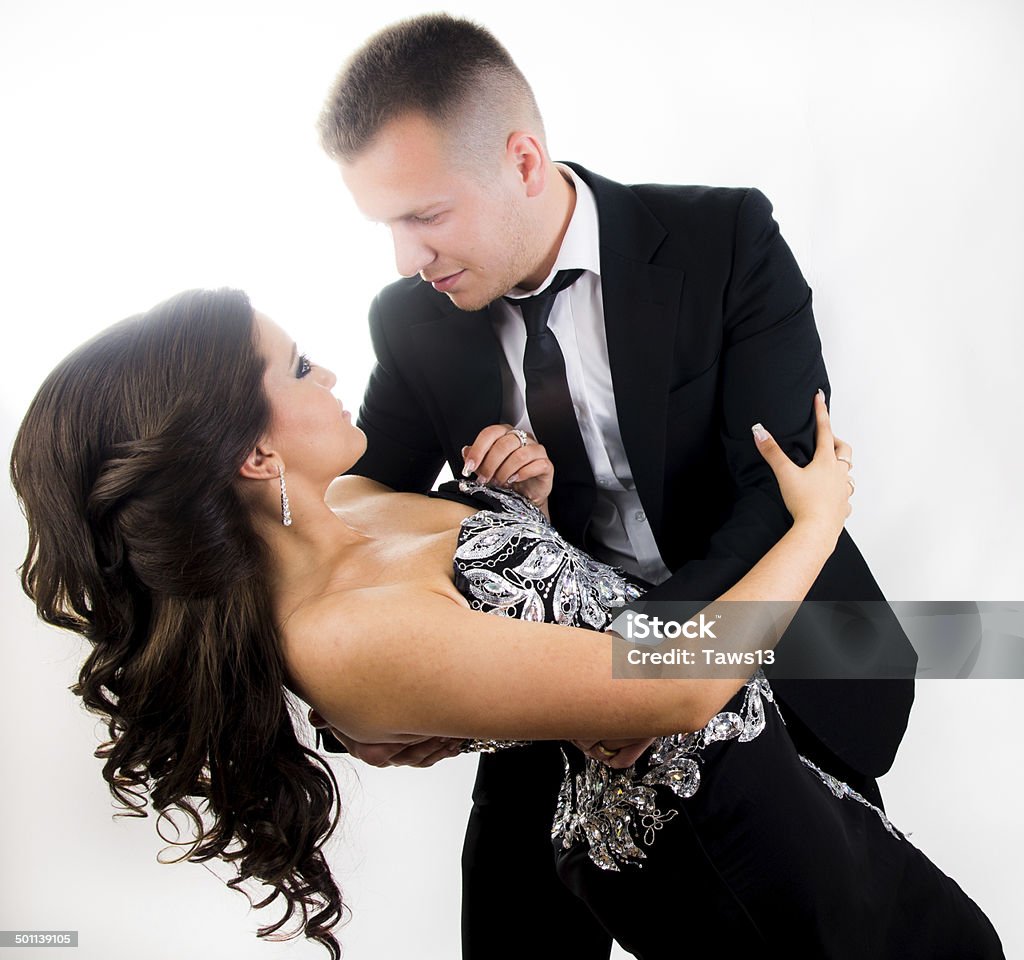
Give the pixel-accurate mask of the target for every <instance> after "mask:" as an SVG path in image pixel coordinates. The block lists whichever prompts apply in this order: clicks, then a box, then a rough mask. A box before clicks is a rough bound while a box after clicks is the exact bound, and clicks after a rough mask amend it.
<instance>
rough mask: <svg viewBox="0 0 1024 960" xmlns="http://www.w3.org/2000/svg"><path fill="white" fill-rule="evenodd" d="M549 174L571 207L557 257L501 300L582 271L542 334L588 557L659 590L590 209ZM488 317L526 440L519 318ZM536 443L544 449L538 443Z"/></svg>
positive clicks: (661, 570)
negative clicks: (592, 492)
mask: <svg viewBox="0 0 1024 960" xmlns="http://www.w3.org/2000/svg"><path fill="white" fill-rule="evenodd" d="M556 166H557V169H558V170H559V171H561V172H562V174H563V175H564V176H566V177H567V178H571V182H572V183H573V185H574V186H575V188H576V207H575V209H574V210H573V214H572V218H571V219H570V221H569V226H568V228H567V229H566V231H565V236H564V238H563V239H562V246H561V249H560V250H559V251H558V256H557V258H556V259H555V265H554V267H552V269H551V274H550V275H549V276H548V277H547V279H546V280H545V281H544V282H543V283H542V284H541V285H540V286H539V287H538V288H537V289H536V290H522V289H520V288H519V287H516V288H514V289H512V290H510V291H509V293H508V296H509V297H511V298H518V297H530V296H533V295H534V294H537V293H540V292H541V291H542V290H544V289H545V288H546V287H548V286H549V285H550V284H551V281H552V280H553V279H554V276H555V274H556V273H557V272H558V271H559V270H573V269H582V270H583V275H582V276H581V277H580V278H579V279H578V280H577V281H576V282H575V283H574V284H573V285H572V286H570V287H568V288H566V289H565V290H563V291H562V292H561V293H559V294H558V296H557V298H556V299H555V303H554V306H553V307H552V310H551V315H550V317H549V318H548V327H549V328H550V329H551V332H552V333H553V334H554V336H555V339H556V340H557V341H558V346H559V347H560V348H561V350H562V356H563V357H564V358H565V375H566V379H567V381H568V384H569V394H570V396H571V397H572V403H573V407H574V408H575V410H576V420H577V422H578V423H579V427H580V434H581V436H582V437H583V444H584V446H585V447H586V450H587V456H588V458H589V459H590V467H591V470H592V471H593V473H594V481H595V483H596V484H597V499H596V502H595V506H594V515H593V518H592V521H591V526H590V535H591V536H592V537H593V538H594V539H595V541H596V542H597V543H598V544H599V545H600V547H599V549H595V550H594V551H593V552H594V555H595V556H597V557H598V559H600V560H604V561H605V562H606V563H611V564H614V565H615V566H619V567H622V569H624V570H626V571H628V572H629V573H632V574H635V575H637V576H640V577H642V578H643V579H644V580H646V581H648V582H649V583H662V582H663V581H664V580H667V579H668V578H669V576H670V575H671V572H670V571H669V569H668V568H667V567H666V566H665V562H664V560H662V558H661V553H660V552H659V550H658V545H657V543H656V542H655V539H654V534H653V532H652V531H651V525H650V523H649V522H648V521H647V516H646V514H645V513H644V510H643V507H642V506H641V504H640V497H639V495H638V494H637V492H636V487H635V486H634V484H633V473H632V470H631V469H630V466H629V461H628V460H627V459H626V451H625V449H624V448H623V446H622V435H621V434H620V432H619V418H618V415H617V413H616V410H615V392H614V390H613V388H612V374H611V367H610V365H609V362H608V340H607V337H606V335H605V328H604V303H603V302H602V299H601V254H600V242H599V238H598V220H597V205H596V203H595V202H594V194H593V192H592V191H591V189H590V187H588V186H587V185H586V184H585V183H584V182H583V181H582V180H581V179H580V178H579V177H578V176H576V173H575V171H573V170H571V169H570V168H569V167H564V166H562V165H560V164H558V165H556ZM490 314H491V318H492V319H491V323H492V324H493V325H494V332H495V334H496V335H497V337H498V339H499V341H500V342H501V347H502V351H503V354H504V358H505V363H504V364H502V367H503V370H502V398H503V399H502V402H503V417H504V420H505V422H506V423H511V424H513V426H515V427H518V428H519V429H521V430H526V431H528V432H529V433H531V434H533V433H534V431H533V428H532V427H531V425H530V417H529V414H528V412H527V410H526V378H525V376H524V374H523V353H524V351H525V349H526V325H525V324H524V323H523V317H522V313H521V311H520V310H519V309H518V308H517V307H514V306H512V305H511V304H508V303H506V302H505V301H504V300H498V301H496V302H495V303H494V304H492V307H491V311H490ZM540 440H541V442H543V438H540ZM556 481H557V474H556Z"/></svg>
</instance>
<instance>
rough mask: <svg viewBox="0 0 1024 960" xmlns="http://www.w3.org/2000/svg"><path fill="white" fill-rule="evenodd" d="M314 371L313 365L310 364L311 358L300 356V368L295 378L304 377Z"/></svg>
mask: <svg viewBox="0 0 1024 960" xmlns="http://www.w3.org/2000/svg"><path fill="white" fill-rule="evenodd" d="M312 369H313V364H311V363H310V362H309V357H307V356H306V355H305V354H304V353H302V354H299V366H298V368H297V369H296V371H295V376H297V377H304V376H305V375H306V374H307V373H309V371H310V370H312Z"/></svg>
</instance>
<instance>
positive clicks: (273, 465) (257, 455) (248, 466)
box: [238, 444, 284, 480]
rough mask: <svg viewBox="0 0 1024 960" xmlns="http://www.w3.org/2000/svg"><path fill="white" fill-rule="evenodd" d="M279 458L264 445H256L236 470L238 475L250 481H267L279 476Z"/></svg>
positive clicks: (281, 464) (281, 465) (280, 465)
mask: <svg viewBox="0 0 1024 960" xmlns="http://www.w3.org/2000/svg"><path fill="white" fill-rule="evenodd" d="M283 466H284V464H283V463H282V462H281V458H280V457H279V456H278V455H277V454H276V453H275V452H274V451H273V450H272V449H271V448H270V447H269V446H267V445H266V444H258V445H257V446H255V447H253V449H252V450H251V451H250V453H249V456H247V457H246V458H245V462H244V463H243V464H242V465H241V466H240V467H239V468H238V473H239V475H241V476H243V477H247V478H248V479H250V480H269V479H271V478H272V477H277V476H279V475H280V469H279V467H283Z"/></svg>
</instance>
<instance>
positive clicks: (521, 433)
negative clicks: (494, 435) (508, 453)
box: [505, 430, 530, 450]
mask: <svg viewBox="0 0 1024 960" xmlns="http://www.w3.org/2000/svg"><path fill="white" fill-rule="evenodd" d="M510 433H514V434H515V435H516V436H517V437H519V449H520V450H521V449H522V448H523V447H525V446H526V445H527V444H528V443H529V442H530V438H529V437H528V436H527V435H526V431H525V430H506V431H505V436H506V437H507V436H508V435H509V434H510Z"/></svg>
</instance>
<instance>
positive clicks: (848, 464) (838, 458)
mask: <svg viewBox="0 0 1024 960" xmlns="http://www.w3.org/2000/svg"><path fill="white" fill-rule="evenodd" d="M836 459H837V460H842V461H843V463H845V464H846V465H847V466H848V467H849V468H850V469H851V470H852V469H853V464H852V463H851V462H850V460H849V459H848V458H847V457H836Z"/></svg>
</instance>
